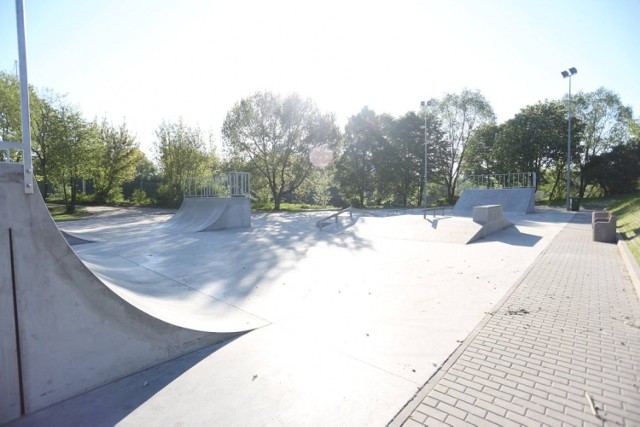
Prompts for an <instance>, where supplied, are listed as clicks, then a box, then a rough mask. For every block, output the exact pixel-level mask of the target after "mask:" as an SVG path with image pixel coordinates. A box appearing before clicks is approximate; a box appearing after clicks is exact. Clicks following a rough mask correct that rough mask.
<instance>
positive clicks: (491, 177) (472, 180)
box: [460, 172, 536, 189]
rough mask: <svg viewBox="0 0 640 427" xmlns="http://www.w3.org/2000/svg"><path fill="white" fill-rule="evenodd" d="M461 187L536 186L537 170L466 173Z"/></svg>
mask: <svg viewBox="0 0 640 427" xmlns="http://www.w3.org/2000/svg"><path fill="white" fill-rule="evenodd" d="M460 187H461V189H471V188H491V189H502V188H536V173H535V172H518V173H495V174H484V175H465V176H463V177H462V184H461V186H460Z"/></svg>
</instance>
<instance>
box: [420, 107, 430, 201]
mask: <svg viewBox="0 0 640 427" xmlns="http://www.w3.org/2000/svg"><path fill="white" fill-rule="evenodd" d="M420 106H421V107H422V111H423V112H424V208H425V209H427V207H428V205H427V195H428V194H429V193H428V191H427V182H428V181H427V155H428V154H429V146H428V145H427V103H426V102H425V101H421V102H420Z"/></svg>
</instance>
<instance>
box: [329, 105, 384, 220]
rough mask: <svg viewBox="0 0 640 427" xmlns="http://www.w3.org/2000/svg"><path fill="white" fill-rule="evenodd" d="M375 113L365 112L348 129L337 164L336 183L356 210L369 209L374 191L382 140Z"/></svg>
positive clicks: (350, 120) (352, 118)
mask: <svg viewBox="0 0 640 427" xmlns="http://www.w3.org/2000/svg"><path fill="white" fill-rule="evenodd" d="M383 138H384V136H383V134H382V131H381V129H380V123H379V121H378V117H377V116H376V114H375V112H374V111H372V110H369V109H368V108H366V107H365V108H363V109H362V111H360V113H358V114H357V115H355V116H351V117H350V118H349V121H348V123H347V125H346V126H345V135H344V147H343V149H342V151H341V153H340V156H339V158H338V160H337V163H336V179H337V181H338V183H339V185H340V190H341V192H342V194H343V195H344V197H345V198H347V199H351V200H353V201H354V202H355V204H356V206H357V207H364V206H365V205H366V201H367V196H368V195H371V194H373V193H374V191H375V182H376V177H375V162H374V156H375V154H376V145H379V144H376V141H377V140H378V141H379V140H381V139H383Z"/></svg>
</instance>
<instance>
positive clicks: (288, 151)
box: [222, 92, 340, 210]
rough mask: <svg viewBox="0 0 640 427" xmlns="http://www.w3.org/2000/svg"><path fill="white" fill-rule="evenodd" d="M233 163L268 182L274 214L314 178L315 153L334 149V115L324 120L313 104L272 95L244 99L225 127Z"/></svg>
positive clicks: (226, 146)
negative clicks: (245, 166)
mask: <svg viewBox="0 0 640 427" xmlns="http://www.w3.org/2000/svg"><path fill="white" fill-rule="evenodd" d="M222 136H223V143H224V146H225V150H226V153H227V155H228V157H229V158H231V159H235V162H240V163H245V164H248V165H250V167H251V171H252V173H253V174H254V175H255V174H257V175H259V176H260V178H261V179H263V180H264V182H265V183H266V186H267V187H268V189H269V191H270V192H271V197H272V198H273V202H274V208H275V209H276V210H279V209H280V204H281V202H282V199H283V197H284V196H285V195H291V194H293V193H294V192H295V191H296V190H297V189H298V188H299V187H300V186H301V185H302V184H303V183H304V181H305V180H306V179H307V178H308V177H309V176H310V174H311V173H312V171H313V168H314V166H313V163H312V162H311V160H310V158H309V156H310V154H311V151H312V149H313V148H314V147H317V146H320V145H326V146H328V147H330V149H333V148H334V147H335V145H336V144H337V142H338V141H339V138H340V132H339V129H338V127H337V126H336V124H335V119H334V117H333V116H332V115H328V114H321V113H320V112H319V110H318V108H317V107H316V106H315V104H314V103H313V102H312V101H311V100H308V99H307V100H303V99H301V98H300V97H299V96H297V95H289V96H287V97H285V98H283V97H280V96H276V95H274V94H272V93H269V92H264V93H256V94H255V95H253V96H251V97H249V98H246V99H242V100H241V101H240V102H238V103H237V104H235V105H234V106H233V108H232V109H231V111H229V112H228V113H227V116H226V119H225V121H224V124H223V127H222Z"/></svg>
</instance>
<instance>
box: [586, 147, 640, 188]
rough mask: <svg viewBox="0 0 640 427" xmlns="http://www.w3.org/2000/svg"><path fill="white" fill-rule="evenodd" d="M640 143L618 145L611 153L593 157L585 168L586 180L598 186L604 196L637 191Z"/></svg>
mask: <svg viewBox="0 0 640 427" xmlns="http://www.w3.org/2000/svg"><path fill="white" fill-rule="evenodd" d="M638 165H640V141H638V140H634V141H630V142H629V143H628V144H621V145H616V146H615V147H613V149H611V151H609V152H606V153H603V154H599V155H596V156H593V157H591V158H590V159H589V163H587V164H586V165H585V167H584V180H585V182H586V183H588V184H598V185H599V187H600V188H601V189H602V195H603V196H609V195H611V194H625V193H631V192H633V191H634V190H636V188H637V185H638V179H639V178H640V167H638Z"/></svg>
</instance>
